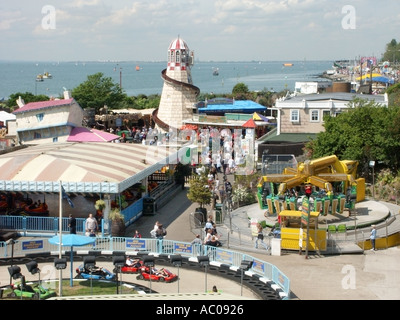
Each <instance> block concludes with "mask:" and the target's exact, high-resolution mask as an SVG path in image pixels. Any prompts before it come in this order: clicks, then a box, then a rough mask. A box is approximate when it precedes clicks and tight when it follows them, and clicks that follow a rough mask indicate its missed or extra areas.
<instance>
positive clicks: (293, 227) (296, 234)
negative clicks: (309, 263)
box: [279, 210, 327, 251]
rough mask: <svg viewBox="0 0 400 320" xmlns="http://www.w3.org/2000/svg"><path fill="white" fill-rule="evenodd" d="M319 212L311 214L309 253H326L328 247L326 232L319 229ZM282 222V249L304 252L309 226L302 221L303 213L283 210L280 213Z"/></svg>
mask: <svg viewBox="0 0 400 320" xmlns="http://www.w3.org/2000/svg"><path fill="white" fill-rule="evenodd" d="M319 214H320V213H319V212H316V211H312V212H310V220H309V235H308V237H309V241H308V242H309V243H308V250H309V251H325V250H326V246H327V238H326V236H327V235H326V230H325V229H319V228H318V216H319ZM279 217H280V220H281V240H282V241H281V248H282V249H287V250H297V251H298V250H299V249H300V245H301V247H302V249H303V250H305V249H306V246H307V226H305V225H304V224H303V223H302V221H301V217H302V212H301V211H298V210H283V211H281V212H280V213H279Z"/></svg>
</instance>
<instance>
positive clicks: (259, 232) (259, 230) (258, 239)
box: [254, 223, 269, 250]
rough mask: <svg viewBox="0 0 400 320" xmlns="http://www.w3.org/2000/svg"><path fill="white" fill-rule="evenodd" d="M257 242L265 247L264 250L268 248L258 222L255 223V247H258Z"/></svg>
mask: <svg viewBox="0 0 400 320" xmlns="http://www.w3.org/2000/svg"><path fill="white" fill-rule="evenodd" d="M258 242H260V243H261V245H262V246H263V247H264V248H265V250H268V249H269V247H268V245H267V244H266V243H265V242H264V233H263V227H262V226H261V224H260V223H257V239H256V242H255V244H254V248H256V249H258Z"/></svg>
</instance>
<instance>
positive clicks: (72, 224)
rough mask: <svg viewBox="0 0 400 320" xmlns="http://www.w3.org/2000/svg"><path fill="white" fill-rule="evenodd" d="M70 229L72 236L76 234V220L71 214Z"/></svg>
mask: <svg viewBox="0 0 400 320" xmlns="http://www.w3.org/2000/svg"><path fill="white" fill-rule="evenodd" d="M68 227H69V233H70V234H76V219H75V217H73V216H72V214H71V213H70V214H69V220H68Z"/></svg>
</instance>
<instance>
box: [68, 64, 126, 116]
mask: <svg viewBox="0 0 400 320" xmlns="http://www.w3.org/2000/svg"><path fill="white" fill-rule="evenodd" d="M72 96H73V97H74V99H75V100H76V101H77V102H78V103H79V105H80V106H81V107H82V108H83V109H86V108H94V109H95V110H96V112H98V111H99V109H100V108H103V107H104V106H105V105H107V106H108V107H109V108H111V109H120V108H121V107H124V106H125V104H124V102H125V101H126V98H127V96H126V94H125V93H124V92H123V91H122V89H121V88H120V86H119V84H117V83H114V82H113V81H112V78H111V77H105V76H104V74H103V73H101V72H98V73H96V74H93V75H89V76H88V77H87V80H86V81H85V82H83V83H81V84H80V85H79V86H78V87H76V88H75V89H73V90H72Z"/></svg>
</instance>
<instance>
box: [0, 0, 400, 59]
mask: <svg viewBox="0 0 400 320" xmlns="http://www.w3.org/2000/svg"><path fill="white" fill-rule="evenodd" d="M177 37H180V38H181V39H183V40H184V41H185V42H186V43H187V45H188V46H189V49H190V50H192V51H194V55H195V59H196V60H198V61H283V60H285V61H295V60H304V59H306V60H340V59H355V58H357V57H360V56H375V57H377V58H378V59H380V58H381V57H382V54H383V53H384V51H385V49H386V45H387V44H388V43H389V42H390V41H391V40H392V39H396V40H397V41H398V42H400V1H398V0H384V1H376V0H362V1H361V0H354V1H352V0H347V1H342V0H215V1H212V0H145V1H141V0H140V1H130V0H71V1H61V0H44V1H42V0H34V1H32V0H13V1H1V3H0V41H1V43H2V50H1V52H0V60H26V61H98V60H102V61H103V60H106V61H107V60H111V61H166V59H167V50H168V46H169V44H170V42H171V41H173V40H174V39H176V38H177Z"/></svg>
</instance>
